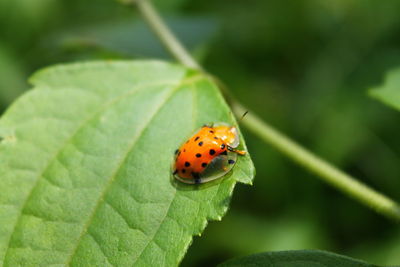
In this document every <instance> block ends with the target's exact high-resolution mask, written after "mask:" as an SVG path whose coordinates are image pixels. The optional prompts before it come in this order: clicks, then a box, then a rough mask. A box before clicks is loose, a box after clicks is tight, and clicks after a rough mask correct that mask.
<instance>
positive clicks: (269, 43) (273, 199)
mask: <svg viewBox="0 0 400 267" xmlns="http://www.w3.org/2000/svg"><path fill="white" fill-rule="evenodd" d="M170 2H173V3H172V4H171V5H170V6H169V5H168V3H170ZM6 3H8V4H6ZM9 3H13V4H12V5H11V4H9ZM156 3H157V6H158V7H160V8H161V13H162V15H163V16H164V17H167V18H171V17H172V20H167V21H170V24H172V26H173V29H174V31H177V30H178V33H179V38H180V39H181V40H183V41H184V43H185V44H189V47H190V49H191V51H192V52H195V54H196V55H198V56H200V57H199V58H201V60H202V65H203V66H204V67H205V68H206V69H207V70H209V71H210V72H211V73H213V74H215V75H216V76H217V77H220V78H221V79H222V80H224V81H225V82H226V83H227V84H228V85H229V88H231V89H232V91H233V94H234V95H235V96H236V97H237V98H238V99H240V100H241V102H243V103H244V104H246V105H247V106H249V107H251V109H252V110H253V111H254V112H255V113H257V114H259V115H260V116H261V117H263V119H265V120H267V121H269V122H271V123H272V124H273V125H275V126H277V127H278V128H279V129H281V130H283V131H284V132H286V133H287V134H288V135H290V136H291V137H293V138H294V139H295V140H298V141H299V142H301V144H303V145H304V146H306V147H308V148H310V149H311V150H312V151H314V152H316V153H317V154H318V155H321V156H322V157H323V158H325V159H327V160H329V161H331V162H333V163H335V164H336V165H338V166H339V167H341V168H342V169H344V170H345V171H347V172H349V173H350V174H353V175H355V176H357V177H362V179H363V182H365V183H367V184H369V185H371V186H372V187H374V188H377V189H378V190H379V191H381V192H384V193H386V194H387V195H389V196H390V197H392V198H394V199H397V200H399V199H400V180H399V179H398V177H400V165H399V155H400V149H399V148H400V139H399V138H398V136H399V128H398V121H399V113H398V111H396V110H391V109H388V108H386V107H384V106H383V105H381V104H380V103H379V102H377V101H375V100H374V99H371V98H369V97H368V96H367V95H366V89H368V88H372V87H376V86H377V85H379V84H381V83H382V77H384V76H385V73H386V72H389V71H390V70H391V69H397V68H398V67H399V66H400V43H399V42H400V39H399V36H400V35H399V33H400V20H399V18H398V10H399V8H400V2H398V1H396V0H388V1H372V0H367V1H356V0H350V1H348V0H338V1H319V0H305V1H296V0H286V1H282V0H268V1H263V0H257V1H252V4H251V5H249V4H248V3H247V2H245V1H227V0H220V1H184V0H176V1H158V2H156ZM161 5H162V6H161ZM31 6H33V8H31ZM0 12H1V16H0V35H1V36H2V38H1V48H0V50H1V51H3V52H0V55H1V57H2V58H3V59H4V58H5V59H4V60H3V59H2V63H3V62H6V63H5V65H6V67H7V68H6V69H5V68H4V67H2V68H1V69H2V71H1V74H0V76H1V79H0V97H1V99H0V100H1V101H0V103H1V104H0V105H1V110H4V109H5V108H6V107H7V106H8V105H9V103H10V102H11V101H12V99H13V98H14V97H15V96H17V95H19V90H22V89H18V88H24V89H26V88H27V87H26V86H25V87H24V81H25V80H26V79H27V77H28V76H29V75H30V73H32V72H33V71H34V70H36V69H38V68H41V67H43V66H47V65H50V64H53V63H59V62H74V61H78V60H82V59H84V60H98V59H107V60H110V59H119V58H121V57H130V58H141V57H144V56H146V57H158V56H162V57H166V54H165V53H163V52H162V51H161V48H160V47H159V46H158V45H156V44H148V47H146V50H140V49H142V48H141V47H140V46H137V48H136V43H135V44H133V42H132V40H133V39H134V40H139V41H138V43H139V44H141V41H140V40H145V39H147V38H148V36H150V34H149V33H148V32H146V31H145V30H144V29H143V30H139V31H136V30H135V29H132V31H129V30H127V28H125V27H124V26H121V27H118V25H125V24H124V23H125V22H126V21H127V20H130V19H131V18H132V17H133V19H132V21H133V20H135V21H134V22H132V23H133V24H135V23H136V21H137V18H138V17H137V16H136V15H135V14H134V12H132V10H131V9H126V8H124V7H121V6H120V5H119V4H116V3H115V2H114V1H110V0H99V1H96V5H93V3H91V2H88V1H80V0H60V1H49V0H34V1H33V0H32V1H31V0H29V1H28V0H25V1H13V0H4V1H1V4H0ZM43 14H44V15H43ZM198 17H201V18H203V19H204V20H205V21H208V24H207V23H204V21H203V20H202V22H201V23H196V21H194V20H193V18H198ZM371 18H373V19H371ZM175 19H176V20H175ZM21 21H22V22H23V23H21ZM174 21H178V22H179V23H180V24H186V21H194V22H193V28H191V30H183V31H182V32H179V29H178V28H175V27H174ZM181 21H185V22H181ZM111 23H115V24H116V25H117V27H116V31H117V32H116V33H115V35H107V36H106V37H105V40H112V41H110V42H112V43H113V44H115V43H114V40H118V41H119V42H121V43H118V45H116V46H110V45H109V44H110V42H106V43H105V45H104V43H103V44H101V43H100V45H98V44H99V43H98V42H96V43H95V45H94V46H90V45H88V44H87V43H82V42H81V43H80V42H75V43H73V42H72V43H71V42H70V40H78V41H79V40H82V39H81V38H82V37H85V36H87V35H88V34H89V33H91V32H95V33H96V34H97V33H98V32H101V31H100V30H101V29H102V27H103V25H104V24H106V25H110V24H111ZM128 24H129V23H128ZM135 25H136V24H135ZM191 25H192V24H191ZM202 25H203V26H202ZM204 25H206V26H204ZM96 26H97V27H96ZM137 27H138V28H140V27H139V26H137ZM180 27H183V26H180ZM208 27H211V28H213V30H216V31H218V32H217V33H216V34H214V35H213V36H211V35H209V34H205V35H204V36H203V37H202V38H199V39H200V40H201V43H202V44H201V46H196V45H195V43H197V41H198V40H199V39H195V38H197V37H196V34H194V33H197V32H201V33H210V32H214V31H211V30H209V28H208ZM134 28H135V27H134ZM86 29H88V31H86ZM94 29H96V30H94ZM98 29H100V30H98ZM136 29H137V28H136ZM105 30H106V31H107V28H106V27H105ZM123 30H124V31H123ZM82 32H83V33H82ZM75 34H76V35H75ZM97 36H98V35H96V37H97ZM113 36H131V38H127V40H129V44H126V43H125V42H126V41H125V39H122V38H121V39H112V37H113ZM97 40H98V39H96V41H97ZM131 42H132V43H131ZM149 42H150V41H149ZM71 44H72V46H71ZM131 44H132V50H131V53H132V54H129V55H126V54H125V51H127V50H126V49H125V48H126V47H130V45H131ZM134 45H135V48H133V46H134ZM153 45H154V46H156V47H155V49H152V48H153ZM116 47H117V48H118V47H119V48H121V47H123V48H124V49H123V51H122V53H121V49H116ZM2 66H3V65H2ZM5 71H7V74H6V73H5ZM6 78H7V79H12V81H10V82H6V83H3V82H2V81H5V80H6ZM9 84H15V85H12V86H10V85H9ZM393 88H394V87H393ZM382 89H383V88H382ZM375 92H378V91H375ZM382 93H383V92H382ZM6 97H7V98H6ZM243 130H244V131H245V132H244V135H245V136H246V141H247V145H248V147H249V150H250V152H251V154H252V158H253V159H254V161H255V165H256V167H257V178H256V179H255V186H254V187H242V186H238V187H237V189H236V190H235V194H234V195H233V199H232V204H231V208H230V212H229V213H228V214H227V216H226V217H224V220H223V221H222V222H214V223H210V225H209V226H208V227H207V228H206V230H205V232H204V233H203V235H202V237H201V238H195V242H193V244H192V246H191V247H190V248H189V251H188V253H187V255H186V256H185V258H184V260H183V262H182V266H205V265H215V264H217V263H220V262H223V261H226V260H227V259H229V258H232V257H236V256H239V255H245V254H251V253H254V252H257V251H272V250H287V249H311V248H319V249H324V250H330V251H335V252H339V253H340V254H345V255H349V256H352V257H355V258H360V259H362V260H365V261H367V262H371V263H376V264H379V265H398V264H399V262H400V246H399V242H398V240H399V238H400V231H399V229H398V225H395V224H393V223H392V222H390V221H388V220H386V219H385V218H382V217H380V216H378V215H376V214H375V213H373V212H372V211H370V210H368V209H366V208H365V207H362V206H360V205H359V204H357V203H355V202H354V201H353V200H351V199H348V198H347V197H345V196H343V195H342V194H341V193H338V192H336V191H335V190H332V189H331V188H329V187H328V186H326V185H324V184H322V183H321V182H320V181H318V180H315V179H314V178H313V177H312V175H310V174H309V173H307V172H305V171H304V170H302V169H300V168H299V167H298V166H296V165H294V164H292V163H291V162H289V161H288V160H287V159H286V158H285V157H283V156H282V155H281V154H279V153H277V152H275V151H273V150H272V149H270V148H269V147H268V146H266V145H265V144H264V143H263V142H261V141H260V140H258V139H257V138H256V137H255V136H252V135H250V134H249V133H247V132H246V130H245V129H243ZM0 196H1V193H0ZM1 225H2V224H1ZM232 233H235V238H233V237H232ZM377 248H379V249H377ZM250 249H251V250H252V251H250Z"/></svg>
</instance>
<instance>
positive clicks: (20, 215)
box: [3, 79, 187, 263]
mask: <svg viewBox="0 0 400 267" xmlns="http://www.w3.org/2000/svg"><path fill="white" fill-rule="evenodd" d="M186 82H187V80H185V79H183V80H177V81H176V82H175V81H160V82H155V83H146V84H142V85H138V86H137V87H135V88H134V89H132V90H129V91H127V93H125V94H122V95H119V96H118V97H115V98H113V99H112V100H110V101H108V102H106V103H105V104H103V105H102V106H101V107H100V108H99V109H97V110H95V112H93V113H92V115H91V116H88V118H87V119H86V120H84V121H83V123H81V124H79V125H78V127H77V128H76V130H75V131H74V132H73V133H72V134H71V137H70V138H67V139H66V141H65V142H64V143H62V144H61V146H60V149H59V150H57V151H56V153H54V154H53V156H51V157H50V159H49V161H48V164H46V165H45V166H44V168H43V169H42V171H40V172H38V173H39V174H38V175H37V177H36V182H35V184H34V185H33V186H32V188H31V190H30V191H29V193H28V195H27V197H26V198H25V200H24V202H23V204H22V205H21V208H20V212H19V214H18V217H17V220H16V221H15V224H14V227H13V230H12V231H11V234H10V236H9V239H8V243H7V246H6V248H7V249H6V251H5V253H4V258H3V263H4V262H6V261H7V258H8V256H9V249H10V245H11V240H12V237H13V235H14V234H15V231H16V229H17V226H18V224H19V223H20V221H21V218H22V215H23V210H24V209H25V207H26V205H27V203H28V201H29V199H30V198H31V196H32V193H33V192H34V190H35V188H36V187H37V186H38V184H39V181H40V177H43V174H44V173H45V172H46V170H47V169H48V168H49V167H50V166H51V163H52V162H54V160H55V159H56V158H57V157H58V155H59V154H60V153H61V152H62V151H63V149H64V148H65V147H66V146H67V145H68V144H69V143H70V142H71V140H72V139H73V138H74V137H75V136H76V134H77V133H79V131H80V130H81V129H83V128H84V127H85V126H86V125H87V123H88V122H90V121H91V120H92V119H93V118H95V117H96V116H98V114H100V113H101V112H103V111H104V110H105V109H106V108H108V107H111V106H113V105H114V104H116V103H118V102H119V101H120V100H123V99H124V98H125V97H127V96H129V95H133V94H135V93H136V92H139V91H140V90H141V88H143V87H149V86H157V85H165V86H168V85H175V86H177V84H178V85H179V86H181V85H183V84H185V83H186ZM177 88H179V87H177Z"/></svg>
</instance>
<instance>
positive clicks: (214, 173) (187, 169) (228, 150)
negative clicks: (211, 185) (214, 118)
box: [173, 124, 246, 184]
mask: <svg viewBox="0 0 400 267" xmlns="http://www.w3.org/2000/svg"><path fill="white" fill-rule="evenodd" d="M238 145H239V134H238V131H237V129H236V127H234V126H228V125H225V124H218V126H207V125H205V126H203V127H202V128H201V129H200V130H199V131H197V132H196V133H195V134H194V135H193V136H192V137H191V138H189V139H188V140H187V141H186V142H185V143H184V144H183V145H182V146H181V147H180V148H179V149H177V150H176V151H175V162H174V165H173V175H174V177H175V178H176V179H178V180H179V181H181V182H184V183H188V184H201V183H205V182H209V181H212V180H215V179H217V178H219V177H222V176H224V175H225V174H226V173H228V172H229V171H230V170H231V169H232V167H233V166H234V164H235V163H236V158H237V154H239V155H245V154H246V152H245V151H242V150H236V149H235V148H236V147H238Z"/></svg>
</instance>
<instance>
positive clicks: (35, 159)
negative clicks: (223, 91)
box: [0, 61, 254, 266]
mask: <svg viewBox="0 0 400 267" xmlns="http://www.w3.org/2000/svg"><path fill="white" fill-rule="evenodd" d="M31 82H32V83H33V84H34V89H33V90H30V91H29V92H28V93H26V94H24V95H23V96H22V97H21V98H19V99H18V100H17V101H16V102H15V103H14V104H13V105H12V106H11V107H10V108H9V109H8V110H7V111H6V113H5V114H4V116H3V117H2V118H1V120H0V136H1V142H0V177H1V179H0V188H1V189H2V190H1V194H0V265H3V264H4V266H32V265H35V266H47V265H63V266H64V265H68V264H70V265H73V266H113V265H115V266H132V265H136V266H163V265H164V266H171V265H172V266H173V265H177V264H178V263H179V261H180V260H181V259H182V257H183V256H184V254H185V252H186V249H187V247H188V246H189V244H190V243H191V240H192V236H193V235H197V234H200V233H201V232H202V230H203V229H204V228H205V226H206V224H207V220H218V219H220V218H221V217H222V216H223V214H224V213H225V212H226V210H227V208H228V204H229V200H230V196H231V194H232V190H233V188H234V185H235V183H236V182H237V181H240V182H244V183H251V180H252V178H253V176H254V168H253V165H252V162H251V160H250V157H249V156H245V157H241V158H240V160H239V161H238V162H237V164H236V166H235V167H234V170H233V171H232V172H230V173H229V174H228V175H227V176H226V177H225V178H223V179H220V180H217V181H215V182H212V183H210V184H204V185H201V186H190V185H186V184H185V185H183V184H180V183H178V182H176V181H175V180H174V179H173V178H172V175H171V164H172V161H173V153H174V151H175V149H176V148H177V147H178V146H179V145H180V144H181V143H182V142H183V141H184V140H185V139H186V138H188V137H189V136H191V135H192V134H193V133H194V131H195V130H196V129H197V128H199V127H200V126H201V125H203V124H206V123H210V122H226V123H230V124H235V120H234V118H233V117H232V114H231V112H230V110H229V108H228V106H227V105H226V103H225V101H224V100H223V98H222V96H221V95H220V93H219V91H218V89H217V88H216V86H215V85H214V84H213V83H212V82H211V81H210V80H209V79H208V78H207V77H205V76H203V75H202V74H200V73H197V72H195V71H192V70H187V69H185V68H183V67H180V66H177V65H172V64H168V63H163V62H159V61H133V62H132V61H127V62H123V61H122V62H95V63H84V64H72V65H64V66H57V67H52V68H48V69H45V70H42V71H40V72H38V73H37V74H36V75H34V76H33V78H32V79H31ZM241 143H242V148H244V149H245V147H244V142H243V139H242V142H241Z"/></svg>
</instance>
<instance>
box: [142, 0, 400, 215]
mask: <svg viewBox="0 0 400 267" xmlns="http://www.w3.org/2000/svg"><path fill="white" fill-rule="evenodd" d="M135 3H136V5H137V8H138V9H139V11H140V13H141V14H142V16H143V18H144V19H145V20H146V22H147V23H148V24H149V26H150V27H151V28H152V30H153V31H154V32H155V34H156V35H157V36H158V38H159V39H160V40H161V42H162V43H163V44H164V46H165V47H166V48H167V49H168V50H169V52H170V53H171V54H172V55H173V56H174V57H175V58H176V59H177V60H178V61H179V62H180V63H181V64H183V65H185V66H187V67H189V68H194V69H197V70H201V71H202V68H201V67H200V65H199V64H197V62H196V61H195V60H194V59H193V58H192V56H191V55H190V54H189V53H188V52H187V50H186V49H185V48H184V47H183V46H182V44H181V43H180V42H179V41H178V40H177V39H176V37H175V36H174V35H173V33H172V32H171V31H170V30H169V28H168V27H167V26H166V24H165V23H164V22H163V21H162V19H161V17H160V16H159V15H158V13H157V11H156V10H155V9H154V7H153V6H152V4H151V2H150V1H148V0H136V1H135ZM229 100H230V101H229V102H230V104H231V107H232V109H233V112H234V113H235V115H236V116H241V115H242V114H243V113H244V111H246V110H248V109H247V108H244V107H242V105H241V104H240V103H238V102H237V101H235V100H234V99H233V98H229ZM242 124H243V125H245V126H246V127H247V128H248V129H249V130H250V131H252V132H253V133H254V134H255V135H257V136H258V137H259V138H261V139H262V140H263V141H265V142H266V143H268V144H270V145H272V146H273V147H275V148H276V149H277V150H279V151H280V152H282V153H283V154H285V155H286V156H288V157H289V158H291V159H292V160H293V161H295V162H297V163H298V164H300V165H302V166H303V167H305V168H306V169H308V170H309V171H311V172H313V173H315V174H316V175H317V176H318V177H320V178H321V179H322V180H323V181H325V182H327V183H328V184H330V185H332V186H334V187H336V188H337V189H339V190H341V191H342V192H344V193H346V194H348V195H349V196H351V197H353V198H354V199H356V200H358V201H360V202H361V203H363V204H364V205H366V206H368V207H370V208H372V209H374V210H375V211H377V212H378V213H381V214H383V215H385V216H387V217H390V218H393V219H395V220H397V221H400V206H399V205H398V204H397V203H396V202H395V201H393V200H391V199H390V198H388V197H386V196H385V195H383V194H381V193H379V192H377V191H375V190H373V189H372V188H370V187H368V186H367V185H365V184H363V183H361V182H359V181H357V179H355V178H354V177H352V176H350V175H348V174H346V173H344V172H343V171H341V170H339V169H338V168H336V167H334V166H333V165H331V164H330V163H328V162H326V161H324V160H322V159H321V158H320V157H318V156H316V155H314V154H313V153H311V152H310V151H308V150H307V149H305V148H303V147H302V146H300V145H299V144H297V143H296V142H294V141H292V140H291V139H289V138H288V137H286V136H285V135H284V134H282V133H280V132H279V131H278V130H276V129H274V128H273V127H272V126H270V125H268V124H267V123H266V122H264V121H262V120H261V119H260V118H258V117H257V116H256V115H253V114H252V113H251V112H250V113H249V114H248V115H247V117H246V119H245V120H243V121H242Z"/></svg>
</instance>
